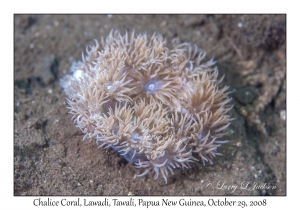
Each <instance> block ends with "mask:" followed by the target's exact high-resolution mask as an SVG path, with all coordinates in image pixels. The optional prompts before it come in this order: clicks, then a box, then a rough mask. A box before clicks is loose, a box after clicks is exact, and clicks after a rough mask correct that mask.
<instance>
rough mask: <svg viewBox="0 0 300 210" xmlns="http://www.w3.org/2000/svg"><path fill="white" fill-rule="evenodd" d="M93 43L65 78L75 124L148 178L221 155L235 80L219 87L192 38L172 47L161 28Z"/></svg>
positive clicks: (112, 35)
mask: <svg viewBox="0 0 300 210" xmlns="http://www.w3.org/2000/svg"><path fill="white" fill-rule="evenodd" d="M100 43H101V44H99V42H98V41H95V45H93V46H88V47H87V49H86V55H84V54H83V55H82V61H79V62H75V63H73V65H72V66H71V68H70V70H71V72H72V74H70V75H66V76H64V77H63V78H62V79H61V86H62V87H63V88H64V91H65V93H66V95H67V102H68V105H69V107H68V108H69V109H70V113H71V114H72V115H73V118H72V119H73V120H74V124H75V125H76V127H78V128H79V129H80V130H81V131H82V132H83V133H84V134H85V135H84V137H83V139H86V138H89V139H95V140H96V143H97V144H98V145H99V146H100V147H105V148H112V149H114V150H115V151H117V152H118V153H119V154H120V155H121V156H123V157H124V158H125V159H126V160H127V161H128V162H133V163H134V164H135V167H136V168H142V169H144V171H143V172H142V173H141V174H139V175H135V177H141V176H144V175H146V174H148V173H149V172H150V173H153V172H154V179H157V178H158V177H159V175H161V176H162V177H163V178H164V180H165V182H166V183H167V177H168V175H169V173H171V174H174V171H173V170H174V169H176V168H189V167H190V163H192V162H195V161H199V160H202V162H203V164H205V162H210V163H212V158H214V157H215V156H216V155H220V153H218V152H217V148H218V147H220V146H221V145H222V144H223V143H225V142H227V141H225V140H222V137H223V136H224V135H225V134H226V131H225V130H226V128H227V127H228V126H229V125H230V122H231V121H232V119H231V118H230V116H229V115H228V112H229V110H230V109H231V106H230V105H229V102H230V98H229V97H228V92H227V90H228V87H227V86H224V87H222V88H220V87H219V85H220V83H221V81H222V79H223V78H221V79H219V80H218V79H217V77H218V70H217V68H216V67H212V66H214V64H215V62H214V61H213V59H211V60H209V61H207V62H204V63H203V62H202V60H203V59H204V57H205V54H206V53H205V52H203V51H201V50H199V49H198V48H197V47H192V46H191V44H189V43H181V44H175V42H174V43H173V45H174V47H173V48H172V49H168V48H167V47H166V41H165V39H164V38H163V37H162V36H161V35H156V34H154V35H153V36H151V37H149V36H148V35H147V34H146V33H145V34H140V35H135V34H134V32H133V33H131V34H128V33H126V34H125V35H121V34H120V33H119V32H118V31H111V33H110V34H109V35H108V37H107V38H106V39H103V38H102V40H101V42H100Z"/></svg>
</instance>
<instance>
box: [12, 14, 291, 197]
mask: <svg viewBox="0 0 300 210" xmlns="http://www.w3.org/2000/svg"><path fill="white" fill-rule="evenodd" d="M111 29H119V30H120V31H121V32H122V33H124V32H125V31H126V30H128V31H132V30H135V32H136V33H142V32H147V33H148V34H152V33H154V32H156V33H159V34H162V35H163V36H164V37H165V38H166V39H167V41H168V43H169V44H170V43H171V40H172V39H173V38H177V39H178V40H179V41H180V42H190V43H193V44H196V45H198V46H199V47H200V48H202V49H203V50H205V51H206V52H207V59H210V58H211V57H213V56H214V58H215V60H217V61H218V63H217V66H218V68H219V71H220V75H223V74H225V79H224V81H223V83H224V84H226V85H229V86H230V91H231V92H232V93H231V94H230V96H231V97H232V101H233V104H234V108H233V109H232V111H231V113H232V116H233V117H234V118H236V119H235V120H234V121H233V122H232V125H231V126H230V129H229V130H230V131H231V135H229V136H227V139H229V140H230V141H229V143H227V144H225V145H223V146H222V147H220V148H219V150H218V151H219V152H221V153H222V154H223V156H218V157H216V158H215V159H214V165H209V164H208V165H206V166H203V165H202V164H201V163H199V164H192V165H191V169H190V170H179V169H178V170H176V174H175V175H174V176H171V177H169V179H168V184H165V182H164V180H163V179H162V178H161V177H160V178H159V179H158V180H153V176H152V175H147V176H145V177H142V178H138V179H133V176H134V175H135V174H140V173H141V172H142V170H140V169H136V168H135V167H134V165H133V164H132V163H127V162H126V161H125V160H124V159H123V158H122V157H120V156H119V155H118V154H117V153H116V152H115V151H113V150H111V149H108V150H103V149H98V148H97V146H96V144H95V142H89V141H82V137H83V135H82V133H81V132H80V131H79V130H78V129H76V128H75V126H74V125H73V124H72V121H71V117H72V116H71V115H70V114H68V109H67V108H66V99H65V94H64V92H63V90H62V88H61V87H60V85H59V79H60V78H61V77H62V76H63V75H65V74H66V73H68V69H69V67H70V65H71V64H72V62H73V61H74V60H79V59H81V53H82V52H83V51H84V50H85V47H86V45H88V44H91V43H92V42H93V40H94V39H100V37H102V36H104V37H105V36H107V34H108V33H109V32H110V30H111ZM285 110H286V16H285V15H15V17H14V195H128V194H130V195H286V117H285Z"/></svg>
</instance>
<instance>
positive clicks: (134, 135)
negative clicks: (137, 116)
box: [131, 132, 143, 141]
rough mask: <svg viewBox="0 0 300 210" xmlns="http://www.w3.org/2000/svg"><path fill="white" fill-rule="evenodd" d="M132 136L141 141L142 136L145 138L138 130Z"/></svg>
mask: <svg viewBox="0 0 300 210" xmlns="http://www.w3.org/2000/svg"><path fill="white" fill-rule="evenodd" d="M131 138H132V139H133V140H134V141H141V140H142V138H143V136H142V135H140V134H139V133H138V132H133V133H132V136H131Z"/></svg>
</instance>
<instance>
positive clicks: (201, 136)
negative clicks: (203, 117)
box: [198, 129, 208, 140]
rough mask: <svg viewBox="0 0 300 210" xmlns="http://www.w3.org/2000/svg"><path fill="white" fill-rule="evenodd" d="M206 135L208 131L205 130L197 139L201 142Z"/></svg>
mask: <svg viewBox="0 0 300 210" xmlns="http://www.w3.org/2000/svg"><path fill="white" fill-rule="evenodd" d="M207 134H208V130H207V129H203V130H202V132H201V134H200V135H199V137H198V139H199V140H201V139H203V138H204V137H205V136H206V135H207Z"/></svg>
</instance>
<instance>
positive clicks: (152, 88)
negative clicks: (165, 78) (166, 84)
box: [145, 81, 158, 94]
mask: <svg viewBox="0 0 300 210" xmlns="http://www.w3.org/2000/svg"><path fill="white" fill-rule="evenodd" d="M157 88H158V84H157V82H155V81H151V82H148V83H147V84H146V85H145V91H146V92H147V93H150V94H153V93H154V92H155V91H156V90H157Z"/></svg>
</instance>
